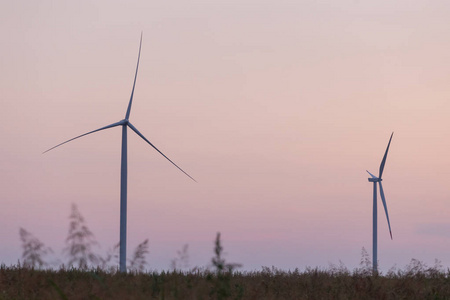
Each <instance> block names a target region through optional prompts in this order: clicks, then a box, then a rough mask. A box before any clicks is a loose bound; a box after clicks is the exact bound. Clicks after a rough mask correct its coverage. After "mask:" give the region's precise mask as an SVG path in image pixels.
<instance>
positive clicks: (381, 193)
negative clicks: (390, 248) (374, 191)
mask: <svg viewBox="0 0 450 300" xmlns="http://www.w3.org/2000/svg"><path fill="white" fill-rule="evenodd" d="M378 183H379V184H380V196H381V201H383V206H384V211H385V212H386V219H387V222H388V226H389V234H390V235H391V240H392V231H391V223H390V222H389V214H388V209H387V205H386V198H384V191H383V185H382V184H381V181H379V182H378Z"/></svg>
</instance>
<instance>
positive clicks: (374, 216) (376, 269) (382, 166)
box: [366, 133, 394, 273]
mask: <svg viewBox="0 0 450 300" xmlns="http://www.w3.org/2000/svg"><path fill="white" fill-rule="evenodd" d="M393 135H394V133H392V134H391V138H390V139H389V143H388V145H387V148H386V152H385V153H384V156H383V160H382V161H381V164H380V173H379V175H378V177H377V176H375V175H373V174H372V173H370V172H369V171H367V170H366V171H367V173H369V174H370V176H371V178H369V182H373V244H372V247H373V248H372V252H373V257H372V260H373V272H374V273H376V272H377V271H378V266H377V182H378V184H379V185H380V196H381V201H383V206H384V211H385V212H386V219H387V222H388V226H389V234H390V235H391V240H392V231H391V223H390V222H389V214H388V209H387V206H386V198H385V197H384V192H383V185H382V184H381V181H382V180H383V179H381V176H382V175H383V170H384V164H385V163H386V157H387V154H388V151H389V146H390V145H391V140H392V136H393Z"/></svg>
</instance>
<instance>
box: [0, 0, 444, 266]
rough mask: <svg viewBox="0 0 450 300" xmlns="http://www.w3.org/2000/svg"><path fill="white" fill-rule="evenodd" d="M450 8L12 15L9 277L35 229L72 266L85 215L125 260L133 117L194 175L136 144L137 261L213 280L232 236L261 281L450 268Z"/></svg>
mask: <svg viewBox="0 0 450 300" xmlns="http://www.w3.org/2000/svg"><path fill="white" fill-rule="evenodd" d="M449 18H450V3H449V2H448V1H439V0H436V1H418V0H408V1H406V0H399V1H374V0H368V1H359V0H352V1H350V0H341V1H312V0H311V1H304V0H299V1H287V0H278V1H273V0H258V1H256V0H241V1H222V0H218V1H197V0H192V1H183V0H174V1H143V0H132V1H118V0H113V1H111V0H109V1H90V0H80V1H50V0H37V1H25V0H20V1H3V2H1V3H0V35H1V39H0V49H1V56H0V70H1V71H0V91H1V93H0V101H1V110H0V117H1V119H2V125H1V126H0V140H1V147H0V171H1V172H0V187H1V188H0V193H1V194H0V204H1V209H0V237H1V242H0V262H1V263H5V264H7V265H10V264H15V263H17V260H18V259H20V258H21V254H22V249H21V243H20V239H19V228H20V227H23V228H25V229H26V230H28V231H30V232H31V233H32V234H33V235H34V236H36V237H37V238H39V239H40V240H41V241H42V242H44V243H45V244H46V245H47V246H50V247H51V248H52V249H53V250H54V251H55V254H56V255H57V256H58V257H60V258H61V259H62V258H63V256H62V255H61V249H62V248H63V247H64V240H65V238H66V235H67V232H68V227H69V219H68V217H69V215H70V207H71V204H72V203H75V204H77V206H78V209H79V210H80V211H81V213H82V215H83V216H84V217H85V219H86V222H87V225H88V226H89V228H90V229H91V230H92V231H93V233H94V234H95V237H96V239H97V241H98V242H99V244H100V247H98V248H95V251H96V252H98V253H100V254H104V253H106V251H107V250H108V249H109V248H111V247H112V246H113V245H115V244H116V243H117V242H118V241H119V187H120V150H121V130H120V128H113V129H109V130H106V131H101V132H99V133H95V134H92V135H89V136H87V137H84V138H82V139H79V140H76V141H73V142H71V143H69V144H67V145H64V146H63V147H60V148H58V149H55V150H52V151H51V152H48V153H46V154H42V152H43V151H45V150H46V149H48V148H50V147H52V146H54V145H56V144H58V143H60V142H63V141H65V140H67V139H69V138H72V137H75V136H77V135H80V134H82V133H85V132H88V131H91V130H94V129H97V128H99V127H102V126H105V125H108V124H111V123H114V122H117V121H119V120H121V119H123V118H124V116H125V112H126V108H127V105H128V100H129V97H130V93H131V88H132V84H133V77H134V72H135V67H136V60H137V54H138V47H139V37H140V34H141V31H143V44H142V52H141V62H140V66H139V73H138V78H137V83H136V89H135V94H134V100H133V107H132V111H131V116H130V121H131V122H132V123H133V125H135V126H136V127H137V128H138V129H139V131H140V132H141V133H142V134H144V135H145V136H146V137H147V138H148V139H149V140H150V141H151V142H152V143H153V144H154V145H155V146H156V147H158V148H159V149H160V150H161V151H162V152H164V153H165V154H166V155H167V156H168V157H169V158H171V159H172V160H173V161H174V162H175V163H177V164H178V165H179V166H180V167H181V168H183V169H184V170H185V171H187V172H188V173H189V174H190V175H192V176H193V177H194V178H195V179H196V180H197V181H198V183H195V182H193V181H192V180H190V179H189V178H188V177H186V176H185V175H184V174H183V173H181V172H180V171H179V170H177V169H176V168H175V167H173V166H172V165H171V164H170V163H169V162H168V161H166V160H165V159H164V158H163V157H162V156H161V155H160V154H158V153H157V152H156V151H154V150H153V149H152V148H151V147H150V146H149V145H148V144H146V143H145V142H144V141H142V140H141V139H140V138H139V137H138V136H137V135H135V134H134V133H132V132H131V131H129V134H128V254H129V255H128V256H130V255H131V252H132V250H133V249H134V248H135V247H136V246H137V245H138V244H139V243H140V242H142V241H143V240H145V239H146V238H148V239H149V246H150V247H149V250H150V254H149V255H148V257H147V260H148V262H149V265H148V268H149V269H157V270H161V269H168V268H169V267H170V260H171V259H173V258H174V257H175V256H176V252H177V251H178V250H180V249H181V248H182V247H183V245H184V244H189V255H190V265H191V266H192V267H194V266H207V265H208V264H209V263H210V260H211V257H212V256H213V251H212V250H213V246H214V245H213V241H214V238H215V235H216V233H217V232H221V234H222V241H223V246H224V248H225V252H226V256H225V258H226V259H227V260H229V261H230V262H237V263H242V264H243V269H244V270H255V269H260V268H261V266H269V267H270V266H275V267H278V268H281V269H285V270H287V269H294V268H296V267H298V268H300V269H303V268H305V267H306V266H312V267H316V266H318V267H328V265H329V264H330V263H332V264H338V263H339V260H341V261H342V262H343V263H344V264H345V265H346V266H347V267H349V268H354V267H357V266H358V264H359V262H360V259H361V249H362V247H365V248H366V250H367V251H368V252H369V254H370V256H371V255H372V251H371V249H372V184H371V183H369V182H368V180H367V178H368V174H367V173H366V169H367V170H369V171H370V172H372V173H374V174H378V168H379V165H380V162H381V159H382V156H383V154H384V151H385V149H386V146H387V143H388V140H389V136H390V134H391V133H392V132H394V136H393V139H392V143H391V148H390V152H389V155H388V158H387V162H386V166H385V169H384V173H383V187H384V191H385V195H386V199H387V205H388V209H389V217H390V221H391V226H392V232H393V237H394V239H393V240H392V241H391V239H390V236H389V231H388V227H387V222H386V217H385V215H384V212H383V210H382V205H381V201H379V202H378V208H379V210H378V216H379V218H378V232H379V239H378V245H379V247H378V259H379V265H380V269H381V270H383V271H387V270H388V269H389V268H391V267H392V266H394V265H396V266H397V267H400V268H403V267H404V266H405V265H406V264H408V263H409V261H410V260H411V259H412V258H416V259H419V260H422V261H424V262H425V263H427V264H429V265H433V264H434V259H439V260H441V261H442V264H443V265H444V266H445V267H450V221H449V213H450V184H449V183H450V81H449V79H450V23H449V21H448V20H449Z"/></svg>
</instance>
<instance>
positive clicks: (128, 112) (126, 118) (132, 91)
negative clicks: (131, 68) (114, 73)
mask: <svg viewBox="0 0 450 300" xmlns="http://www.w3.org/2000/svg"><path fill="white" fill-rule="evenodd" d="M141 46H142V32H141V42H140V43H139V54H138V60H137V65H136V74H135V75H134V83H133V89H132V90H131V97H130V102H129V103H128V109H127V114H126V115H125V120H128V118H129V117H130V112H131V103H132V102H133V95H134V87H135V86H136V78H137V73H138V68H139V59H140V57H141Z"/></svg>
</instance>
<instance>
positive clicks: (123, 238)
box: [43, 33, 195, 272]
mask: <svg viewBox="0 0 450 300" xmlns="http://www.w3.org/2000/svg"><path fill="white" fill-rule="evenodd" d="M141 46H142V33H141V41H140V43H139V54H138V60H137V65H136V74H135V75H134V82H133V89H132V90H131V97H130V102H129V103H128V108H127V112H126V114H125V119H123V120H121V121H119V122H116V123H112V124H110V125H107V126H104V127H101V128H99V129H96V130H93V131H90V132H88V133H85V134H82V135H79V136H77V137H74V138H72V139H70V140H67V141H65V142H63V143H61V144H58V145H56V146H54V147H52V148H50V149H48V150H46V151H44V152H43V153H46V152H48V151H50V150H52V149H55V148H56V147H59V146H61V145H63V144H65V143H68V142H70V141H73V140H75V139H78V138H80V137H83V136H85V135H88V134H91V133H94V132H97V131H101V130H104V129H109V128H112V127H116V126H122V158H121V169H120V256H119V264H120V272H126V256H127V248H126V247H127V246H126V243H127V127H130V129H131V130H133V131H134V132H135V133H136V134H137V135H138V136H140V137H141V138H142V139H143V140H144V141H146V142H147V143H148V144H149V145H150V146H152V147H153V148H154V149H155V150H156V151H158V152H159V154H161V155H162V156H164V158H166V159H167V160H168V161H170V162H171V163H172V164H173V165H174V166H175V167H177V168H178V169H179V170H180V171H181V172H183V173H184V174H185V175H186V176H188V177H189V178H190V179H192V180H194V181H195V179H194V178H192V177H191V176H190V175H189V174H188V173H186V172H185V171H183V169H181V168H180V167H179V166H177V165H176V164H175V163H174V162H173V161H172V160H170V159H169V158H168V157H167V156H166V155H164V153H162V152H161V151H159V150H158V148H156V147H155V146H154V145H153V144H152V143H150V142H149V140H147V139H146V138H145V136H143V135H142V134H141V133H140V132H139V130H137V128H136V127H134V126H133V124H131V123H130V121H129V118H130V112H131V104H132V102H133V95H134V87H135V85H136V78H137V73H138V68H139V58H140V56H141Z"/></svg>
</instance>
